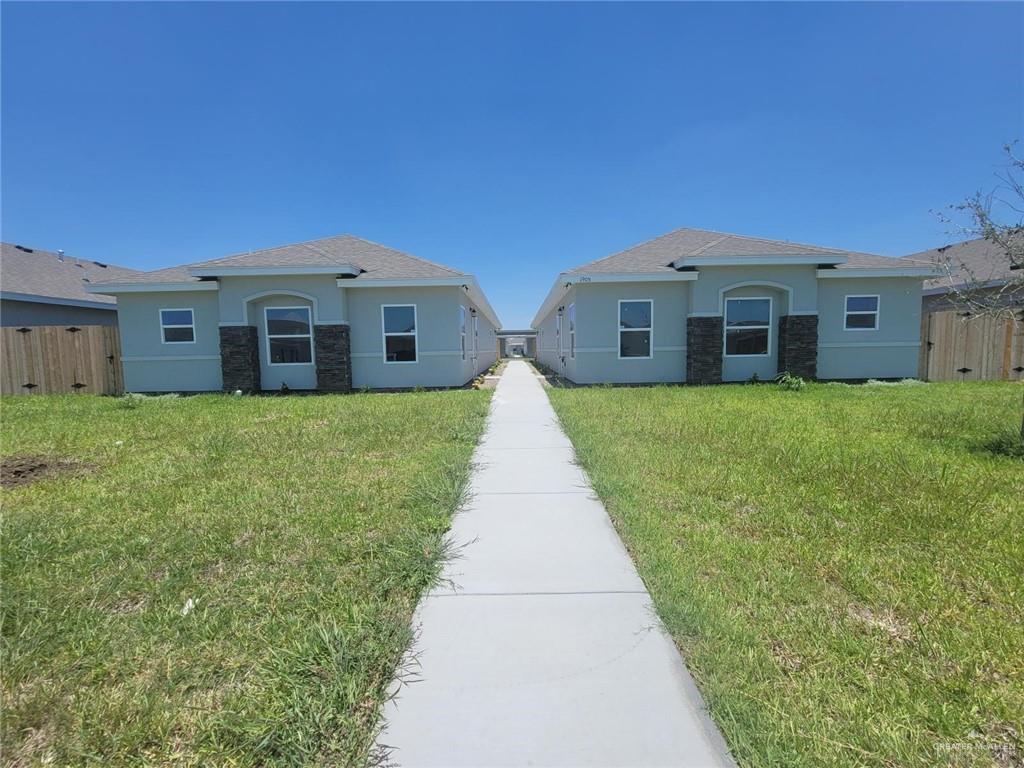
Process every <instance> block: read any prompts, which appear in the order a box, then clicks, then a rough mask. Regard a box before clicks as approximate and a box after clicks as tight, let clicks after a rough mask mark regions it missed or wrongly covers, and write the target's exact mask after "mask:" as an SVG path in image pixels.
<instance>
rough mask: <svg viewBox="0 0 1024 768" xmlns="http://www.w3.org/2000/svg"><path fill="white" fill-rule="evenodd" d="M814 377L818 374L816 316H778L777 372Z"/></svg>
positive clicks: (807, 377)
mask: <svg viewBox="0 0 1024 768" xmlns="http://www.w3.org/2000/svg"><path fill="white" fill-rule="evenodd" d="M786 372H789V373H791V374H793V375H794V376H800V377H802V378H805V379H814V378H817V376H818V316H817V315H783V316H782V317H780V318H779V373H786Z"/></svg>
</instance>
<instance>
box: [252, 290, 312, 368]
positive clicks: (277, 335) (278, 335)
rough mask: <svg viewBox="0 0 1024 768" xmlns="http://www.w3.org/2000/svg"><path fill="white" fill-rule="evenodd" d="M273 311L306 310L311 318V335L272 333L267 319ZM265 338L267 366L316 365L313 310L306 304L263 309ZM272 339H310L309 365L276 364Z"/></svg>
mask: <svg viewBox="0 0 1024 768" xmlns="http://www.w3.org/2000/svg"><path fill="white" fill-rule="evenodd" d="M271 309H304V310H306V314H307V315H308V316H309V333H273V334H272V333H271V332H270V322H269V321H268V318H267V312H269V311H270V310H271ZM263 336H264V337H265V339H266V347H267V365H272V366H274V367H275V368H276V367H278V366H288V365H316V350H314V349H313V308H312V307H308V306H306V305H305V304H296V305H293V306H288V307H282V306H273V307H271V306H267V307H264V308H263ZM271 339H309V362H308V363H275V362H274V358H273V357H272V356H271V354H270V340H271Z"/></svg>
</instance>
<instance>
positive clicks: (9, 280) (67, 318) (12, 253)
mask: <svg viewBox="0 0 1024 768" xmlns="http://www.w3.org/2000/svg"><path fill="white" fill-rule="evenodd" d="M135 273H136V270H134V269H128V268H127V267H118V266H114V265H113V264H103V263H101V262H98V261H89V260H87V259H77V258H73V257H71V256H65V255H64V252H63V251H57V252H56V253H54V252H52V251H43V250H40V249H38V248H29V247H27V246H24V245H15V244H13V243H0V325H2V326H17V327H21V326H34V325H117V300H116V299H115V298H114V297H113V296H98V295H96V294H92V293H89V292H88V291H87V290H86V286H88V285H89V284H90V283H96V282H105V281H107V280H111V279H117V278H121V277H125V276H128V275H132V274H135Z"/></svg>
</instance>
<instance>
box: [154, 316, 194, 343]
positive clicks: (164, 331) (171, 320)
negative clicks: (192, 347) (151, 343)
mask: <svg viewBox="0 0 1024 768" xmlns="http://www.w3.org/2000/svg"><path fill="white" fill-rule="evenodd" d="M160 338H161V339H162V340H163V342H164V344H195V341H196V324H195V315H194V314H193V312H192V310H191V309H161V310H160Z"/></svg>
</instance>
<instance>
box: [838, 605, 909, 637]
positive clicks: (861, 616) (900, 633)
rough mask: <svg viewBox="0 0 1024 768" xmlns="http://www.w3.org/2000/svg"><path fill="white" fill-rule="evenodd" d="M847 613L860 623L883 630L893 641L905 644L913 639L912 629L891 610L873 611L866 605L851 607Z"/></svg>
mask: <svg viewBox="0 0 1024 768" xmlns="http://www.w3.org/2000/svg"><path fill="white" fill-rule="evenodd" d="M847 612H848V613H849V615H850V616H851V617H852V618H854V619H856V620H857V621H859V622H860V623H862V624H865V625H867V626H869V627H871V628H872V629H880V630H882V631H883V632H885V634H887V635H888V636H889V637H890V638H892V639H893V640H898V641H900V642H904V641H907V640H909V639H910V638H911V630H910V627H909V626H908V625H907V623H906V622H905V621H903V620H902V619H900V618H899V617H898V616H897V615H896V614H895V613H893V612H892V611H891V610H888V609H885V610H881V611H873V610H871V609H870V608H868V607H867V606H866V605H850V606H848V607H847Z"/></svg>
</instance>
